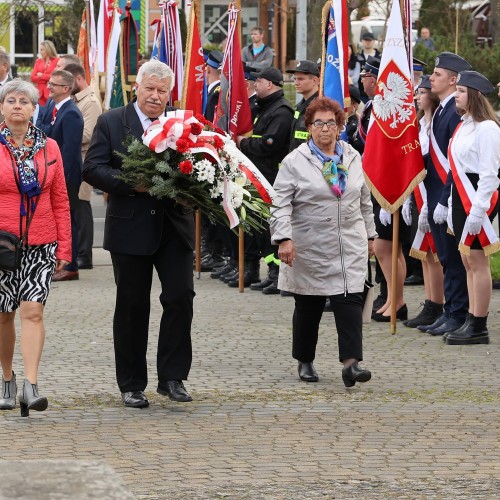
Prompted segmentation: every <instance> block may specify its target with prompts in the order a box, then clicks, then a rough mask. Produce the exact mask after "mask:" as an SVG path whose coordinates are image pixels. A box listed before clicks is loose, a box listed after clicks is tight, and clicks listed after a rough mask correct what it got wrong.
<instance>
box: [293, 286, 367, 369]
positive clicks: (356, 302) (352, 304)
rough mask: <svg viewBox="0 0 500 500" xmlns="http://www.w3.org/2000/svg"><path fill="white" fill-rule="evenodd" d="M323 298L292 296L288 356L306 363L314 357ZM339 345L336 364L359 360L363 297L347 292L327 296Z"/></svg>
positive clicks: (360, 358)
mask: <svg viewBox="0 0 500 500" xmlns="http://www.w3.org/2000/svg"><path fill="white" fill-rule="evenodd" d="M325 302H326V297H322V296H319V295H298V294H295V310H294V312H293V347H292V356H293V358H295V359H297V360H298V361H302V362H304V363H309V362H311V361H314V358H315V356H316V344H317V343H318V330H319V323H320V321H321V317H322V316H323V309H324V307H325ZM330 302H331V304H332V309H333V315H334V316H335V325H336V326H337V334H338V343H339V361H343V360H344V359H350V358H354V359H357V360H358V361H362V359H363V318H362V314H363V294H362V293H361V292H360V293H348V294H347V295H346V296H344V294H340V295H332V296H331V297H330Z"/></svg>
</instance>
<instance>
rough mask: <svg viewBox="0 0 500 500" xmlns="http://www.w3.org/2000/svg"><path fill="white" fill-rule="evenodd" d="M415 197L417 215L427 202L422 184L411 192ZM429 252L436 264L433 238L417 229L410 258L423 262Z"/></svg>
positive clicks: (429, 233) (436, 258)
mask: <svg viewBox="0 0 500 500" xmlns="http://www.w3.org/2000/svg"><path fill="white" fill-rule="evenodd" d="M413 194H414V196H415V201H416V203H417V209H418V213H420V212H421V211H422V206H423V205H424V203H425V202H426V201H427V191H426V190H425V186H424V183H423V182H421V183H420V184H419V185H418V186H417V187H416V188H415V190H414V191H413ZM429 251H430V252H431V253H432V254H433V255H434V260H435V261H436V262H437V260H438V257H437V250H436V244H435V243H434V238H433V237H432V234H431V232H430V231H429V232H428V233H423V232H422V231H420V229H417V233H416V234H415V239H414V240H413V243H412V245H411V249H410V256H411V257H414V258H415V259H420V260H425V259H426V257H427V252H429Z"/></svg>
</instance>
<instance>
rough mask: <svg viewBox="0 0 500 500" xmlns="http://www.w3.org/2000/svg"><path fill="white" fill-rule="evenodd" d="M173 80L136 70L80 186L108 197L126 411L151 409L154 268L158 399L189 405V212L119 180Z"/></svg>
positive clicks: (160, 72) (105, 119) (161, 67)
mask: <svg viewBox="0 0 500 500" xmlns="http://www.w3.org/2000/svg"><path fill="white" fill-rule="evenodd" d="M174 81H175V80H174V73H173V72H172V70H171V69H170V68H169V67H168V66H167V65H166V64H164V63H162V62H159V61H156V60H152V61H148V62H146V63H145V64H143V65H142V66H141V68H140V69H139V72H138V74H137V79H136V99H134V100H133V101H132V102H131V103H129V104H128V105H126V106H124V107H121V108H116V109H112V110H110V111H108V112H106V113H104V114H103V115H101V116H100V117H99V119H98V121H97V124H96V127H95V129H94V133H93V136H92V140H91V144H90V147H89V150H88V152H87V156H86V158H85V164H84V168H83V177H84V179H85V181H86V182H88V183H89V184H91V185H92V186H95V187H96V188H98V189H101V190H102V191H105V192H107V193H109V199H108V205H107V210H106V222H105V228H104V245H103V246H104V248H105V249H106V250H109V252H110V253H111V260H112V263H113V271H114V276H115V283H116V292H117V293H116V306H115V313H114V318H113V338H114V348H115V362H116V379H117V382H118V387H119V388H120V391H121V393H122V400H123V403H124V404H125V406H128V407H133V408H143V407H146V406H148V405H149V402H148V400H147V398H146V396H145V394H144V390H145V389H146V386H147V382H148V377H147V363H146V350H147V343H148V329H149V314H150V297H151V283H152V277H153V268H154V269H156V272H157V274H158V277H159V279H160V282H161V295H160V302H161V305H162V307H163V314H162V318H161V323H160V332H159V338H158V352H157V372H158V388H157V392H158V393H159V394H162V395H166V396H168V397H169V398H170V399H171V400H173V401H180V402H188V401H191V400H192V398H191V396H190V395H189V394H188V392H187V391H186V389H185V387H184V385H183V382H182V381H183V380H186V379H187V377H188V374H189V370H190V367H191V359H192V349H191V322H192V318H193V297H194V295H195V293H194V287H193V270H192V265H193V248H194V221H193V214H192V210H191V209H189V208H186V207H184V206H183V205H178V204H176V203H175V201H174V200H172V199H170V198H165V199H161V200H160V199H158V198H156V197H153V196H150V195H149V194H148V192H147V188H146V187H142V186H135V187H134V186H131V185H130V184H127V183H125V182H124V181H123V180H121V179H120V178H119V177H120V174H121V172H122V159H121V158H120V157H119V156H118V155H116V152H121V153H124V154H125V153H126V145H125V144H124V142H126V139H127V137H128V136H132V137H135V138H137V139H139V140H141V136H142V134H143V133H144V131H145V130H146V129H147V128H148V127H149V126H150V125H151V123H152V122H153V121H155V120H156V119H157V118H158V117H159V116H160V115H163V114H164V113H165V112H166V111H170V110H172V108H168V107H166V104H167V102H168V99H169V97H170V91H171V90H172V87H173V85H174Z"/></svg>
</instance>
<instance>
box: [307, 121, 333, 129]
mask: <svg viewBox="0 0 500 500" xmlns="http://www.w3.org/2000/svg"><path fill="white" fill-rule="evenodd" d="M313 125H314V126H315V127H316V128H323V127H324V126H325V125H326V126H327V127H328V128H333V127H336V126H337V122H336V121H335V120H328V121H327V122H324V121H322V120H314V121H313Z"/></svg>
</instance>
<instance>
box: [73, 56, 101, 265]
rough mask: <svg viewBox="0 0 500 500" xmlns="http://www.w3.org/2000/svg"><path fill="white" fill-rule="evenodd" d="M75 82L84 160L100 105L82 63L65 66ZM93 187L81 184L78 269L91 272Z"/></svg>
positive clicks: (99, 112)
mask: <svg viewBox="0 0 500 500" xmlns="http://www.w3.org/2000/svg"><path fill="white" fill-rule="evenodd" d="M65 69H66V71H69V72H70V73H71V74H72V75H73V77H74V79H75V84H74V86H73V92H72V95H73V100H74V102H75V104H76V105H77V106H78V109H79V110H80V112H81V113H82V116H83V137H82V161H85V155H86V153H87V150H88V149H89V145H90V139H91V137H92V132H93V131H94V127H95V124H96V123H97V118H99V116H100V115H101V114H102V106H101V102H100V101H99V99H98V98H97V96H96V95H95V92H94V90H93V89H92V87H90V86H89V85H88V83H87V79H86V74H85V69H84V68H83V66H81V65H80V64H75V63H70V64H67V65H66V66H65ZM91 195H92V186H91V185H90V184H88V183H87V182H82V184H81V186H80V191H79V192H78V199H79V201H78V209H79V210H78V215H79V220H78V222H79V229H78V268H79V269H92V267H93V263H92V245H93V243H94V217H93V215H92V206H91V204H90V197H91Z"/></svg>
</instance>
